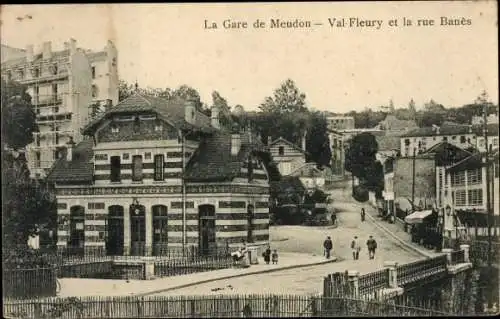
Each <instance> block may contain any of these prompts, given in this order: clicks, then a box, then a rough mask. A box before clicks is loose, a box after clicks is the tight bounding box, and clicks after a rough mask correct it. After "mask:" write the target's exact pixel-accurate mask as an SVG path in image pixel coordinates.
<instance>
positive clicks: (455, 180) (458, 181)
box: [451, 171, 465, 186]
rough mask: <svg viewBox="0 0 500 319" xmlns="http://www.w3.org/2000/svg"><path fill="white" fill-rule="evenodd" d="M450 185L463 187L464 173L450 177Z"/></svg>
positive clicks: (457, 173)
mask: <svg viewBox="0 0 500 319" xmlns="http://www.w3.org/2000/svg"><path fill="white" fill-rule="evenodd" d="M451 185H452V186H463V185H465V171H461V172H456V173H454V174H452V175H451Z"/></svg>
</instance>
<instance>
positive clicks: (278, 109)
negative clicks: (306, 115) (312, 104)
mask: <svg viewBox="0 0 500 319" xmlns="http://www.w3.org/2000/svg"><path fill="white" fill-rule="evenodd" d="M259 108H260V109H261V110H262V111H263V112H271V113H281V114H282V113H289V112H304V111H306V110H307V107H306V95H305V94H304V93H302V92H300V91H299V89H298V88H297V86H296V85H295V82H294V81H293V80H291V79H287V80H286V81H285V82H283V83H282V84H281V86H280V87H279V88H278V89H276V90H275V91H274V95H273V97H266V98H265V100H264V102H263V103H262V104H261V105H260V106H259Z"/></svg>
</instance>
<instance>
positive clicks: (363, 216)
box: [361, 208, 365, 222]
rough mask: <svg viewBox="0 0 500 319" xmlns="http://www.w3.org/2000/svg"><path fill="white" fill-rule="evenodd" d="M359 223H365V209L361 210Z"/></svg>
mask: <svg viewBox="0 0 500 319" xmlns="http://www.w3.org/2000/svg"><path fill="white" fill-rule="evenodd" d="M361 221H362V222H364V221H365V209H364V208H361Z"/></svg>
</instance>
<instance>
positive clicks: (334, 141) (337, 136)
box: [328, 130, 345, 176]
mask: <svg viewBox="0 0 500 319" xmlns="http://www.w3.org/2000/svg"><path fill="white" fill-rule="evenodd" d="M328 139H329V140H330V148H331V150H332V151H331V152H332V170H333V172H334V173H335V174H338V175H342V176H343V175H344V170H345V169H344V165H345V144H344V134H342V132H340V131H337V130H329V131H328Z"/></svg>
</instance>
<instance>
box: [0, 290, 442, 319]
mask: <svg viewBox="0 0 500 319" xmlns="http://www.w3.org/2000/svg"><path fill="white" fill-rule="evenodd" d="M332 306H334V307H332ZM3 311H4V314H5V315H6V316H9V317H11V318H26V319H28V318H42V317H44V316H45V317H47V316H48V317H58V318H61V319H65V318H68V319H69V318H80V319H86V318H144V317H174V318H183V317H184V318H185V317H204V318H209V317H212V318H214V317H233V318H234V317H267V318H270V317H332V316H360V315H369V316H373V315H381V316H432V315H447V314H446V313H444V312H440V311H438V310H434V309H424V308H418V307H409V306H401V305H396V304H394V303H389V302H382V301H367V300H363V299H353V298H324V297H321V296H305V295H229V296H227V295H218V296H161V297H160V296H158V297H152V296H149V297H137V296H136V297H134V296H126V297H82V298H74V297H73V298H46V299H36V300H23V301H16V300H4V304H3Z"/></svg>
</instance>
